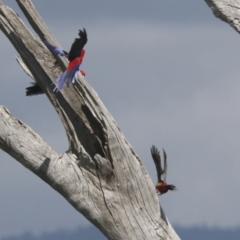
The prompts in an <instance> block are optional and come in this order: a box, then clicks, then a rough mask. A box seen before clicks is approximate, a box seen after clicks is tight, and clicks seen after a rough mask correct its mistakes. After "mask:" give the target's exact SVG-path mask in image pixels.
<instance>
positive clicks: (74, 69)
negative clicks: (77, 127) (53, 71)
mask: <svg viewBox="0 0 240 240" xmlns="http://www.w3.org/2000/svg"><path fill="white" fill-rule="evenodd" d="M78 35H79V38H76V39H75V41H74V42H73V44H72V46H71V49H70V52H69V53H68V52H66V51H64V50H62V49H60V48H58V47H55V46H53V45H51V44H50V43H48V42H47V41H44V43H45V45H46V46H47V47H48V49H49V50H50V51H52V52H54V53H56V54H58V55H60V56H65V57H67V58H68V60H69V64H68V67H67V69H66V71H65V72H63V73H62V74H61V75H60V76H59V77H58V79H57V80H56V82H57V84H56V86H55V88H54V90H53V91H58V90H60V89H62V88H63V86H64V84H65V83H66V85H67V87H69V86H70V84H71V83H74V82H75V79H76V77H77V74H78V72H79V71H80V73H81V74H82V75H83V76H85V72H84V71H83V70H80V67H81V64H82V61H83V57H84V54H85V50H84V49H83V48H84V46H85V44H86V43H87V40H88V39H87V32H86V30H85V28H83V30H79V33H78ZM42 93H44V92H43V91H42V89H41V87H40V86H39V85H38V84H37V83H33V86H31V87H27V88H26V95H27V96H32V95H37V94H42Z"/></svg>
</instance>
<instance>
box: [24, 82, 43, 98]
mask: <svg viewBox="0 0 240 240" xmlns="http://www.w3.org/2000/svg"><path fill="white" fill-rule="evenodd" d="M31 84H32V86H30V87H27V88H26V96H33V95H38V94H43V93H44V92H43V90H42V89H41V87H40V86H39V85H38V84H37V83H36V82H34V83H31Z"/></svg>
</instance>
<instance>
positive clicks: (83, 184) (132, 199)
mask: <svg viewBox="0 0 240 240" xmlns="http://www.w3.org/2000/svg"><path fill="white" fill-rule="evenodd" d="M16 1H17V3H18V4H19V6H20V8H21V9H22V11H23V13H24V14H25V16H26V18H27V19H28V21H29V23H30V24H31V26H32V27H33V29H34V30H35V32H36V33H37V34H38V36H39V37H34V36H33V34H32V33H31V32H30V31H29V30H28V29H27V28H26V26H25V25H24V24H23V22H22V21H21V20H20V18H19V17H18V16H17V14H16V13H15V12H14V11H12V10H11V9H10V8H9V7H7V6H5V5H4V4H3V3H2V2H0V28H1V30H2V31H3V33H4V34H5V35H6V36H7V38H8V39H9V40H10V41H11V43H12V44H13V46H14V47H15V48H16V50H17V51H18V53H19V55H20V57H17V60H18V62H19V63H20V65H21V66H22V67H23V69H24V71H25V72H26V73H27V74H29V75H30V76H31V77H32V78H34V79H35V81H36V82H37V83H38V84H39V85H40V86H41V88H42V89H43V91H44V92H45V93H46V95H47V97H48V99H49V100H50V102H51V104H52V105H53V107H54V108H55V109H56V111H57V113H58V115H59V118H60V119H61V121H62V124H63V126H64V128H65V130H66V134H67V138H68V141H69V149H68V151H67V152H66V153H64V154H59V153H57V152H55V151H54V150H53V149H52V148H51V147H50V146H49V145H48V144H47V143H45V142H44V141H43V139H42V138H41V137H40V136H39V135H37V134H36V133H35V132H34V131H33V130H32V129H30V128H29V127H28V126H27V125H26V124H24V123H23V122H21V121H20V120H17V119H16V118H14V117H13V116H12V115H11V114H10V112H9V111H8V110H7V109H6V108H5V107H2V106H1V107H0V148H1V149H3V150H4V151H5V152H7V153H8V154H10V155H11V156H12V157H13V158H15V159H16V160H17V161H18V162H20V163H21V164H22V165H23V166H25V167H26V168H28V169H29V170H31V171H32V172H34V173H35V174H36V175H37V176H39V177H40V178H41V179H43V180H44V181H45V182H46V183H47V184H49V185H50V186H51V187H52V188H53V189H55V190H56V191H58V192H59V193H60V194H61V195H62V196H63V197H64V198H65V199H66V200H67V201H68V202H69V203H70V204H71V205H72V206H73V207H74V208H75V209H76V210H77V211H79V212H80V213H81V214H83V215H84V216H85V217H86V218H87V219H88V220H89V221H90V222H92V223H93V224H94V225H95V226H96V227H98V228H99V229H100V231H102V233H103V234H104V235H105V236H106V237H107V238H108V239H131V240H133V239H138V240H139V239H144V240H146V239H179V237H178V236H177V234H176V233H175V231H174V230H173V228H172V227H171V225H170V223H169V222H168V220H167V219H166V217H165V215H164V213H163V211H162V209H161V214H160V206H159V201H158V196H157V194H156V191H155V187H154V185H153V183H152V181H151V179H150V177H149V176H148V174H147V172H146V170H145V168H144V167H143V165H142V162H141V161H140V159H139V158H138V156H137V155H136V154H135V152H134V151H133V149H132V147H131V146H130V144H129V143H128V141H127V140H126V139H125V137H124V135H123V134H122V132H121V130H120V129H119V127H118V126H117V124H116V122H115V121H114V119H113V117H112V116H111V114H110V113H109V112H108V111H107V109H106V108H105V106H104V105H103V103H102V102H101V100H100V99H99V97H98V95H97V93H96V92H95V91H94V90H93V89H92V88H91V87H90V86H89V84H88V83H87V82H86V80H85V79H84V78H80V77H79V79H78V81H76V83H75V84H74V85H72V86H71V87H70V88H64V89H63V90H61V91H60V92H58V93H54V92H53V91H52V90H53V85H52V83H54V80H55V79H56V78H57V77H58V76H59V74H61V73H62V71H64V70H65V69H66V64H67V61H66V59H65V58H62V57H58V56H55V55H53V54H52V53H50V52H49V50H48V49H47V48H46V47H45V45H44V44H43V43H42V41H41V39H43V37H45V38H46V39H47V40H48V41H49V42H51V43H52V44H54V45H58V46H59V44H58V43H57V41H56V39H55V38H54V36H53V35H52V34H51V32H50V31H49V29H48V28H47V26H46V24H45V23H44V22H43V20H42V19H41V17H40V16H39V14H38V13H37V11H36V9H35V7H34V5H33V4H32V2H31V1H30V0H16ZM56 60H57V64H56ZM46 118H47V117H46ZM146 150H148V148H146Z"/></svg>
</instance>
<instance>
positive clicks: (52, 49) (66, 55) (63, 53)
mask: <svg viewBox="0 0 240 240" xmlns="http://www.w3.org/2000/svg"><path fill="white" fill-rule="evenodd" d="M44 43H45V45H46V46H47V48H48V49H49V50H50V51H51V52H54V53H56V54H58V55H60V56H65V57H68V53H67V52H66V51H64V50H63V49H61V48H58V47H56V46H53V45H52V44H50V43H49V42H48V41H46V40H45V41H44Z"/></svg>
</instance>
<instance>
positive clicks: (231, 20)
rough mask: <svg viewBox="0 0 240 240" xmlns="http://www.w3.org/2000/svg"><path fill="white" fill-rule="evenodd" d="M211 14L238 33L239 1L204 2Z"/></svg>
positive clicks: (239, 18) (239, 22)
mask: <svg viewBox="0 0 240 240" xmlns="http://www.w3.org/2000/svg"><path fill="white" fill-rule="evenodd" d="M205 2H206V3H207V5H208V6H209V7H210V8H211V9H212V12H213V14H214V15H215V16H216V17H217V18H220V19H221V20H222V21H224V22H226V23H228V24H229V25H230V26H231V27H233V28H234V29H235V30H236V31H237V32H238V33H240V13H239V9H240V1H239V0H205Z"/></svg>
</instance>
